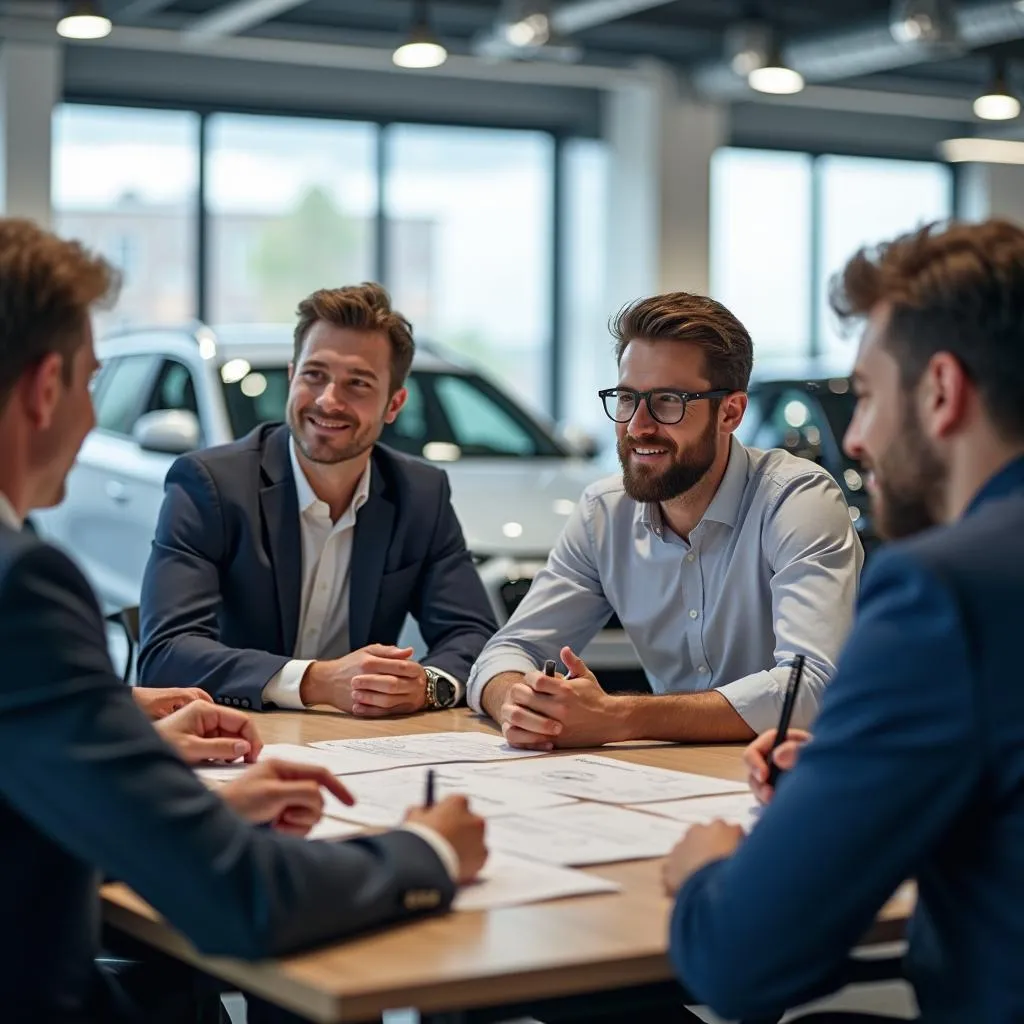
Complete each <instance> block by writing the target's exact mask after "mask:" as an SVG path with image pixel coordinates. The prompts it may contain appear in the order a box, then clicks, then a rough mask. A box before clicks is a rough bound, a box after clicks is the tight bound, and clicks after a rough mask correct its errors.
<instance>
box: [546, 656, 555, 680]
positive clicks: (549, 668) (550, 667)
mask: <svg viewBox="0 0 1024 1024" xmlns="http://www.w3.org/2000/svg"><path fill="white" fill-rule="evenodd" d="M544 675H546V676H551V677H552V678H554V675H555V659H554V658H548V660H547V661H545V662H544Z"/></svg>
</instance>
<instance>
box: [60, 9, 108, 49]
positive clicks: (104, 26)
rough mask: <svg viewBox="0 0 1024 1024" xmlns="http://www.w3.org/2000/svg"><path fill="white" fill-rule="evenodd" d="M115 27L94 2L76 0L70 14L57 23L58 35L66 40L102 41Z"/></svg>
mask: <svg viewBox="0 0 1024 1024" xmlns="http://www.w3.org/2000/svg"><path fill="white" fill-rule="evenodd" d="M111 28H113V26H112V25H111V23H110V19H109V18H106V17H104V16H103V15H102V14H101V13H100V10H99V6H98V5H97V4H96V3H95V2H93V0H76V2H75V3H73V4H72V5H71V9H70V10H69V11H68V13H67V14H66V15H65V16H64V17H63V18H61V19H60V21H58V22H57V34H58V35H60V36H63V37H64V38H65V39H102V38H103V37H104V36H109V35H110V30H111Z"/></svg>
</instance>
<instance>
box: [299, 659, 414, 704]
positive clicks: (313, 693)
mask: <svg viewBox="0 0 1024 1024" xmlns="http://www.w3.org/2000/svg"><path fill="white" fill-rule="evenodd" d="M299 694H300V696H301V698H302V702H303V704H305V705H307V707H309V706H312V705H315V704H329V705H331V706H332V707H336V708H338V709H340V710H341V711H347V712H349V714H352V715H356V716H358V717H360V718H383V717H384V716H386V715H409V714H412V713H413V712H414V711H420V710H421V709H422V708H424V707H425V706H426V703H427V676H426V673H425V672H424V671H423V666H422V665H420V664H418V663H417V662H415V661H413V660H412V648H411V647H394V646H392V645H390V644H370V645H369V646H368V647H361V648H360V649H359V650H358V651H353V652H352V653H351V654H346V655H345V656H344V657H343V658H334V659H332V660H331V661H314V662H313V664H312V665H310V666H309V668H308V669H307V670H306V675H305V676H304V677H303V680H302V685H301V687H300V690H299Z"/></svg>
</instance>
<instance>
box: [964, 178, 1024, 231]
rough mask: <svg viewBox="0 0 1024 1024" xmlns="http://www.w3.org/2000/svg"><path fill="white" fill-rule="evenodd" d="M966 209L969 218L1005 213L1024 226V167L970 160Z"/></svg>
mask: <svg viewBox="0 0 1024 1024" xmlns="http://www.w3.org/2000/svg"><path fill="white" fill-rule="evenodd" d="M962 187H963V193H962V196H961V200H962V213H963V216H964V218H965V219H966V220H972V221H979V220H986V219H988V218H989V217H1001V218H1003V219H1004V220H1011V221H1014V222H1015V223H1017V224H1019V225H1021V227H1024V167H1021V166H1019V165H1017V164H968V165H967V166H966V167H965V168H964V171H963V178H962Z"/></svg>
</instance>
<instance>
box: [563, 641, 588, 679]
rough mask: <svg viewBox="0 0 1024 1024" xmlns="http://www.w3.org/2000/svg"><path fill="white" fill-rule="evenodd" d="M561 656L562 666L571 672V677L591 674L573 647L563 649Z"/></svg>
mask: <svg viewBox="0 0 1024 1024" xmlns="http://www.w3.org/2000/svg"><path fill="white" fill-rule="evenodd" d="M559 654H561V656H562V664H563V665H565V667H566V668H567V669H568V670H569V675H570V677H572V676H576V677H579V676H585V675H588V674H589V673H590V669H588V668H587V666H586V663H585V662H584V660H583V659H582V658H578V657H577V656H576V652H575V651H574V650H573V649H572V648H571V647H563V648H562V649H561V651H559Z"/></svg>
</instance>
